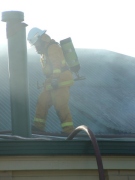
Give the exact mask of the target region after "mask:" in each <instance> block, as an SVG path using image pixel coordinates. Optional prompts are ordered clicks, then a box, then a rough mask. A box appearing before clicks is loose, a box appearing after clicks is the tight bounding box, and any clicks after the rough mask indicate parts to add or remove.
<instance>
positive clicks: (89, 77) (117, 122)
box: [0, 49, 135, 134]
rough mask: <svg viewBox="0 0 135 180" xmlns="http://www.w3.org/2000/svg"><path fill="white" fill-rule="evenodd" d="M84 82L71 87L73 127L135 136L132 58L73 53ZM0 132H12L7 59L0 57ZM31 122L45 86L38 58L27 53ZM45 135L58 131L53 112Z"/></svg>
mask: <svg viewBox="0 0 135 180" xmlns="http://www.w3.org/2000/svg"><path fill="white" fill-rule="evenodd" d="M76 52H77V55H78V58H79V62H80V64H81V69H80V75H81V76H85V77H86V79H85V80H81V81H76V82H75V84H74V85H73V86H72V87H71V90H70V94H71V98H70V102H69V107H70V109H71V114H72V117H73V122H74V125H75V127H77V126H79V125H82V124H83V125H86V126H88V127H89V128H90V129H91V130H92V131H93V133H94V134H115V133H118V134H120V133H135V121H134V117H135V83H134V82H135V58H134V57H130V56H126V55H123V54H119V53H116V52H111V51H108V50H98V49H76ZM0 59H1V62H0V63H1V66H0V84H1V88H0V99H1V101H0V107H1V108H0V131H6V130H11V115H10V113H11V112H10V92H9V75H8V55H7V51H6V50H3V53H1V54H0ZM28 71H29V100H30V119H31V122H32V121H33V117H34V113H35V106H36V101H37V97H38V95H39V93H40V92H41V91H42V89H38V88H37V81H38V82H39V84H40V85H42V83H43V82H44V79H45V77H44V75H43V74H42V70H41V65H40V62H39V55H37V54H36V53H35V52H34V50H33V49H31V50H28ZM45 130H46V131H47V132H52V133H53V132H59V131H61V126H60V121H59V119H58V117H57V115H56V114H55V111H54V108H53V107H52V108H51V109H50V110H49V113H48V118H47V124H46V128H45Z"/></svg>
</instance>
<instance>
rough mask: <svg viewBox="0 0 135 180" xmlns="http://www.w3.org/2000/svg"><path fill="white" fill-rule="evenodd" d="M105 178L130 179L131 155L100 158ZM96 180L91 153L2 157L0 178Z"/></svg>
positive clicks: (134, 163) (134, 160)
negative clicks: (86, 154) (83, 154)
mask: <svg viewBox="0 0 135 180" xmlns="http://www.w3.org/2000/svg"><path fill="white" fill-rule="evenodd" d="M102 160H103V167H104V172H105V177H106V180H134V179H135V157H127V156H126V157H124V156H123V157H122V156H121V157H118V156H117V157H115V156H105V157H102ZM37 179H38V180H44V179H47V180H54V179H55V180H57V179H58V180H84V179H85V180H87V179H89V180H99V174H98V168H97V163H96V159H95V157H93V156H90V157H89V156H2V157H0V180H37Z"/></svg>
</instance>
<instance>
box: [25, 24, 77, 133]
mask: <svg viewBox="0 0 135 180" xmlns="http://www.w3.org/2000/svg"><path fill="white" fill-rule="evenodd" d="M27 40H28V41H29V43H30V44H31V45H34V47H35V50H36V52H37V53H38V54H40V62H41V65H42V70H43V73H44V74H45V76H46V79H45V83H44V90H43V92H42V93H41V94H40V95H39V97H38V101H37V106H36V113H35V118H34V123H33V127H36V129H38V130H44V128H45V123H46V117H47V113H48V110H49V108H50V107H51V106H52V105H53V106H54V108H55V110H56V113H57V115H58V117H59V119H60V121H61V127H62V130H63V132H64V133H68V134H69V133H71V132H72V131H73V130H74V126H73V121H72V117H71V113H70V110H69V106H68V102H69V97H70V94H69V90H70V86H71V85H73V83H74V81H73V77H72V73H71V72H70V70H69V67H68V66H67V64H66V61H65V58H64V55H63V51H62V49H61V47H60V45H59V44H58V43H57V42H56V41H55V40H53V39H51V38H50V36H49V35H47V34H46V31H45V30H41V29H39V28H36V27H35V28H32V29H31V30H30V31H29V33H28V38H27Z"/></svg>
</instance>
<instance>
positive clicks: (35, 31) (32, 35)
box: [27, 27, 46, 45]
mask: <svg viewBox="0 0 135 180" xmlns="http://www.w3.org/2000/svg"><path fill="white" fill-rule="evenodd" d="M45 32H46V30H41V29H39V28H37V27H34V28H32V29H31V30H30V31H29V33H28V37H27V40H28V41H29V43H30V44H31V45H34V44H35V43H36V42H37V40H38V37H39V36H41V35H42V34H44V33H45Z"/></svg>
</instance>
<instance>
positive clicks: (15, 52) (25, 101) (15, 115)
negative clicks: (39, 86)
mask: <svg viewBox="0 0 135 180" xmlns="http://www.w3.org/2000/svg"><path fill="white" fill-rule="evenodd" d="M2 21H3V22H6V34H7V39H8V58H9V61H8V64H9V82H10V102H11V121H12V134H13V135H18V136H23V137H30V135H31V128H30V117H29V98H28V70H27V46H26V26H27V24H25V23H22V21H24V13H23V12H21V11H5V12H2Z"/></svg>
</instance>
